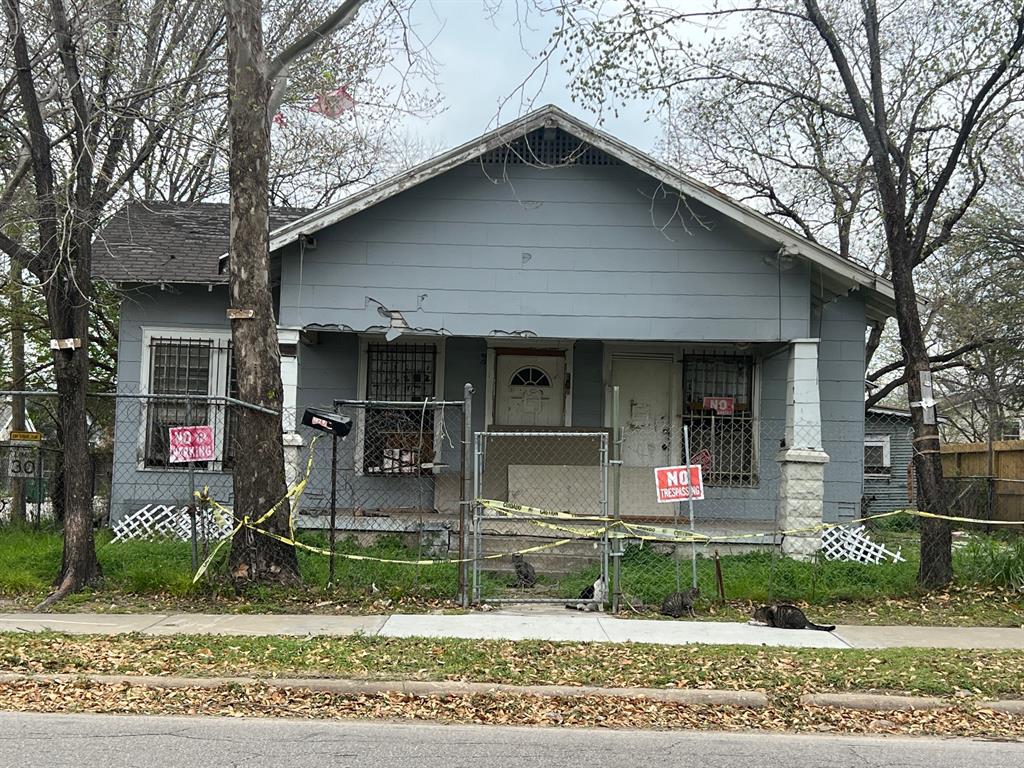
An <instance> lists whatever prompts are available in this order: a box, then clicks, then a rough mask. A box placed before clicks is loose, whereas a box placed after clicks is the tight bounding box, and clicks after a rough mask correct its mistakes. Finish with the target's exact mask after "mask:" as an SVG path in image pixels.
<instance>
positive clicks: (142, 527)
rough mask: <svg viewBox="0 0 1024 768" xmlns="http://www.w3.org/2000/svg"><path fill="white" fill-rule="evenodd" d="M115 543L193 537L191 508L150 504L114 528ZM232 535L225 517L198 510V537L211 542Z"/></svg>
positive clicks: (185, 539) (123, 519)
mask: <svg viewBox="0 0 1024 768" xmlns="http://www.w3.org/2000/svg"><path fill="white" fill-rule="evenodd" d="M112 530H113V532H114V538H113V539H112V540H111V541H112V542H114V541H127V540H129V539H178V540H180V541H188V540H189V539H190V538H191V537H192V524H191V521H190V520H189V515H188V507H186V506H172V505H168V504H147V505H146V506H144V507H142V508H141V509H137V510H136V511H135V512H132V513H131V514H128V515H125V516H124V517H122V518H121V519H120V520H119V521H117V523H115V524H114V526H113V529H112ZM230 532H231V521H230V520H229V519H227V517H226V516H225V515H222V514H219V513H217V514H215V513H213V512H211V511H209V510H199V512H198V513H197V515H196V535H197V536H199V537H200V538H207V539H211V540H215V541H216V540H218V539H223V538H224V537H225V536H227V535H228V534H229V533H230Z"/></svg>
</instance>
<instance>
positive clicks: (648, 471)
mask: <svg viewBox="0 0 1024 768" xmlns="http://www.w3.org/2000/svg"><path fill="white" fill-rule="evenodd" d="M672 366H673V362H672V360H671V359H670V358H667V357H612V370H611V375H612V376H611V378H612V385H617V386H618V387H619V420H620V422H621V424H622V465H623V466H622V473H621V490H620V512H621V513H622V514H623V515H627V516H629V515H659V514H665V513H666V510H665V509H662V508H659V505H658V503H657V500H656V494H655V491H654V468H655V467H665V466H669V465H671V464H672V463H673V462H672V457H673V434H672V428H671V424H672V421H671V412H672V371H673V367H672ZM663 506H668V505H663Z"/></svg>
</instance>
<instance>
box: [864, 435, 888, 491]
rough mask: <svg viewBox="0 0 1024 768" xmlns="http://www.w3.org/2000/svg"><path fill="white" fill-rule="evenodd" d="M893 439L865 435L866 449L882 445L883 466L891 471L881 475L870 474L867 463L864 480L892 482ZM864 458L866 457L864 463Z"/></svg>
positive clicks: (886, 436)
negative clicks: (891, 450)
mask: <svg viewBox="0 0 1024 768" xmlns="http://www.w3.org/2000/svg"><path fill="white" fill-rule="evenodd" d="M891 438H892V436H891V435H864V447H865V448H867V447H868V446H869V445H875V446H879V445H880V446H881V447H882V466H884V467H885V468H886V469H888V470H889V471H888V472H886V473H885V474H879V473H877V472H870V473H869V472H868V467H867V463H866V462H865V464H864V478H865V479H866V480H890V479H891V478H892V454H891V453H890V446H891ZM863 458H864V457H863V456H862V457H861V460H862V461H863Z"/></svg>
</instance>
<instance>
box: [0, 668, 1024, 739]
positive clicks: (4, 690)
mask: <svg viewBox="0 0 1024 768" xmlns="http://www.w3.org/2000/svg"><path fill="white" fill-rule="evenodd" d="M0 709H4V710H14V711H19V712H97V713H108V714H115V713H116V714H135V715H139V714H152V715H156V714H161V715H218V716H229V717H293V718H306V719H343V718H358V719H387V720H411V719H415V720H428V721H439V722H446V723H463V724H486V725H532V726H559V727H602V728H635V729H696V730H740V729H743V730H747V729H758V730H772V731H782V730H785V731H811V732H837V733H890V734H904V735H936V736H970V737H982V736H988V737H993V738H1004V739H1005V738H1018V739H1020V738H1024V718H1021V717H1019V716H1016V717H1015V716H1012V715H1007V714H1003V713H999V712H993V711H992V710H986V709H978V708H973V707H971V706H969V705H963V706H958V707H954V708H949V709H944V710H934V711H909V710H898V711H891V712H885V713H879V712H862V711H857V710H848V709H831V708H828V709H825V708H818V707H804V706H799V705H795V706H787V705H785V704H773V705H772V706H770V707H768V708H765V709H743V708H736V707H711V706H693V705H683V704H675V703H671V702H661V701H651V700H646V699H608V698H601V697H597V696H579V697H571V698H546V697H537V696H529V695H517V694H509V693H501V694H490V695H447V696H411V695H404V694H382V695H372V696H368V695H357V696H345V695H335V694H329V693H322V692H315V691H307V690H298V689H278V688H270V687H267V686H263V685H245V686H237V685H235V686H226V687H224V688H216V689H212V690H211V689H199V688H181V689H174V690H161V689H155V688H146V687H140V686H132V685H128V684H123V683H121V684H109V685H107V684H98V683H92V682H88V681H77V682H55V681H42V680H39V681H20V682H15V683H6V684H0Z"/></svg>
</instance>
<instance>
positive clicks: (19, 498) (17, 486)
mask: <svg viewBox="0 0 1024 768" xmlns="http://www.w3.org/2000/svg"><path fill="white" fill-rule="evenodd" d="M10 295H11V305H10V309H11V389H13V390H14V391H15V392H17V391H19V390H23V389H25V328H24V326H23V325H22V323H23V322H24V306H23V305H24V301H23V299H24V297H23V295H22V288H21V264H20V263H19V262H18V260H17V259H11V274H10ZM24 429H25V396H24V395H12V396H11V430H12V431H18V432H21V431H24ZM38 458H40V459H41V458H42V456H41V455H40V456H39V457H38ZM36 491H37V492H38V489H36ZM25 519H26V518H25V481H24V480H22V479H21V478H20V477H12V478H11V522H12V523H14V524H16V525H18V524H22V523H24V522H25Z"/></svg>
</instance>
